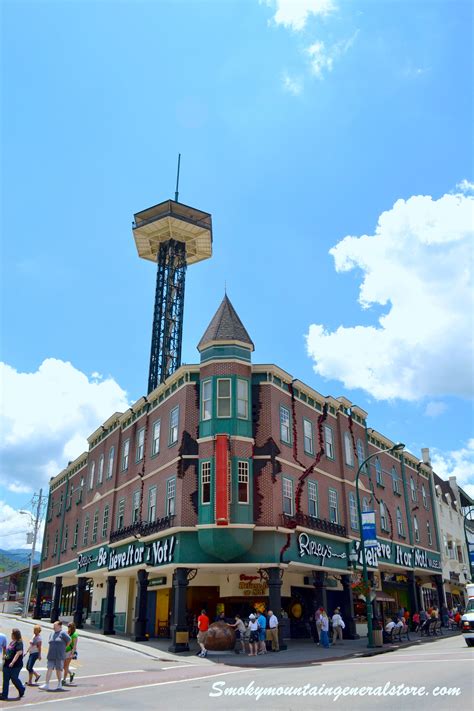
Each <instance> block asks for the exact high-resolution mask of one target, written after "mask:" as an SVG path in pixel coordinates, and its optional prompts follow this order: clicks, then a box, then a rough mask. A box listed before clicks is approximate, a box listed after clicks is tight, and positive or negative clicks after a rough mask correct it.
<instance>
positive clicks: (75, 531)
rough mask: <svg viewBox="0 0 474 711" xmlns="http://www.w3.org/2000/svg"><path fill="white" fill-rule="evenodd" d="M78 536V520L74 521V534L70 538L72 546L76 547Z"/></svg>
mask: <svg viewBox="0 0 474 711" xmlns="http://www.w3.org/2000/svg"><path fill="white" fill-rule="evenodd" d="M78 538H79V521H76V525H75V526H74V536H73V539H72V547H73V548H77V539H78Z"/></svg>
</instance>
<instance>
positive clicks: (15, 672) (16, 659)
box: [0, 627, 25, 701]
mask: <svg viewBox="0 0 474 711" xmlns="http://www.w3.org/2000/svg"><path fill="white" fill-rule="evenodd" d="M22 667H23V640H22V638H21V632H20V630H19V629H17V628H16V627H14V628H13V629H12V634H11V642H10V643H9V644H8V645H7V649H6V652H5V658H4V660H3V688H2V694H1V696H0V700H1V701H8V689H9V687H10V681H11V682H12V683H13V686H14V687H15V688H16V689H17V691H18V698H19V699H22V698H23V696H24V695H25V687H24V686H23V684H22V683H21V680H20V672H21V670H22Z"/></svg>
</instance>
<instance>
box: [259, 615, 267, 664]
mask: <svg viewBox="0 0 474 711" xmlns="http://www.w3.org/2000/svg"><path fill="white" fill-rule="evenodd" d="M257 624H258V652H257V654H266V653H267V647H266V644H265V640H266V637H267V618H266V617H265V615H264V614H263V612H260V614H259V616H258V617H257Z"/></svg>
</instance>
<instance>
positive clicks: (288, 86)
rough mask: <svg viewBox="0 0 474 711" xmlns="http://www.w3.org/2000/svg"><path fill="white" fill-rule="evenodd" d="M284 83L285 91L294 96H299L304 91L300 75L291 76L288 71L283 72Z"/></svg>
mask: <svg viewBox="0 0 474 711" xmlns="http://www.w3.org/2000/svg"><path fill="white" fill-rule="evenodd" d="M281 79H282V83H283V88H284V89H285V91H288V92H289V93H290V94H293V95H294V96H298V95H299V94H301V92H302V91H303V80H302V79H301V78H300V77H291V76H290V75H289V74H288V73H287V72H283V75H282V78H281Z"/></svg>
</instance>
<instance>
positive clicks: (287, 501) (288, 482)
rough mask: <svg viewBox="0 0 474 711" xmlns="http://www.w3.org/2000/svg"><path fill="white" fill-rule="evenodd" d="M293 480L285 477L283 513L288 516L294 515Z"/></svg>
mask: <svg viewBox="0 0 474 711" xmlns="http://www.w3.org/2000/svg"><path fill="white" fill-rule="evenodd" d="M293 511H294V502H293V481H292V479H287V478H286V477H283V513H284V514H287V516H293Z"/></svg>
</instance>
